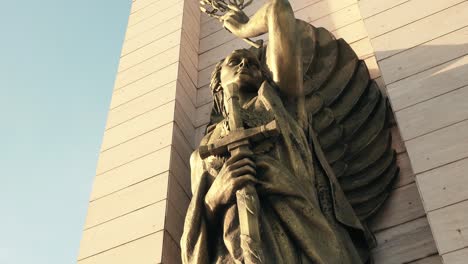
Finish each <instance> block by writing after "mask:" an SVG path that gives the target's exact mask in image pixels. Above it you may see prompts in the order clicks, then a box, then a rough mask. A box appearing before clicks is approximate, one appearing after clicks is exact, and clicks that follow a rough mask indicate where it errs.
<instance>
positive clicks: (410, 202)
mask: <svg viewBox="0 0 468 264" xmlns="http://www.w3.org/2000/svg"><path fill="white" fill-rule="evenodd" d="M424 215H425V212H424V208H423V205H422V203H421V199H420V197H419V193H418V189H417V187H416V184H415V183H412V184H409V185H406V186H403V187H400V188H398V189H395V190H393V191H392V193H391V194H390V197H389V198H388V200H387V201H386V202H385V204H384V205H383V207H382V208H381V209H380V211H379V213H377V215H375V216H374V217H373V218H372V219H371V221H370V222H369V227H370V228H371V229H372V230H373V231H377V230H383V229H387V228H389V227H393V226H398V225H400V224H402V223H406V222H408V221H411V220H414V219H417V218H420V217H422V216H424ZM377 263H378V262H377Z"/></svg>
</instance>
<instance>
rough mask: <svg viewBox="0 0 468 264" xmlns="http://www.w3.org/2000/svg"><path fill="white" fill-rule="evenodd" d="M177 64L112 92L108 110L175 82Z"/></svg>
mask: <svg viewBox="0 0 468 264" xmlns="http://www.w3.org/2000/svg"><path fill="white" fill-rule="evenodd" d="M178 68H179V63H173V64H171V65H169V66H167V67H165V68H162V69H160V70H159V71H156V72H154V73H152V74H150V75H148V76H146V77H144V78H142V79H139V80H138V81H136V82H134V83H131V84H129V85H127V86H125V87H122V88H119V89H117V90H114V93H113V94H112V100H111V104H110V109H113V108H115V107H118V106H119V105H122V104H124V103H126V102H129V101H131V100H134V99H135V98H137V97H139V96H143V95H145V94H146V93H149V92H151V91H153V90H156V89H158V88H160V87H161V86H164V85H167V84H169V83H171V82H173V81H175V80H177V75H178Z"/></svg>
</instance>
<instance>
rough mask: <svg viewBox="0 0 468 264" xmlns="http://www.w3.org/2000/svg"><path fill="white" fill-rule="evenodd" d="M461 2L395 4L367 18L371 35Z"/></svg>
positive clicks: (418, 0)
mask: <svg viewBox="0 0 468 264" xmlns="http://www.w3.org/2000/svg"><path fill="white" fill-rule="evenodd" d="M460 2H463V0H444V1H427V0H411V1H408V2H406V3H404V4H402V5H398V6H395V7H394V8H391V9H389V10H387V11H385V12H382V13H380V14H378V15H375V16H373V17H370V18H368V19H366V24H367V30H368V31H369V36H370V37H371V38H375V37H377V36H379V35H382V34H384V33H386V32H389V31H391V30H394V29H397V28H399V27H402V26H404V25H407V24H409V23H412V22H414V21H416V20H418V19H421V18H423V17H425V16H429V15H431V14H434V13H436V12H438V11H440V10H443V9H445V8H448V7H451V6H453V5H456V4H458V3H460ZM395 18H398V19H395Z"/></svg>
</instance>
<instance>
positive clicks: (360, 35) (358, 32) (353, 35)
mask: <svg viewBox="0 0 468 264" xmlns="http://www.w3.org/2000/svg"><path fill="white" fill-rule="evenodd" d="M333 35H335V37H336V38H337V39H339V38H342V39H344V40H346V42H348V43H349V44H352V43H354V42H356V41H358V40H361V39H364V38H367V31H366V27H365V26H364V22H363V21H362V20H360V21H357V22H354V23H352V24H349V25H347V26H345V27H342V28H339V29H337V30H335V31H333Z"/></svg>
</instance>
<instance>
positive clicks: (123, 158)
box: [96, 123, 173, 174]
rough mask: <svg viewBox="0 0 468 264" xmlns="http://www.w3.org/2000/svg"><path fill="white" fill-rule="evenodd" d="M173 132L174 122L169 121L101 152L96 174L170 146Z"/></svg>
mask: <svg viewBox="0 0 468 264" xmlns="http://www.w3.org/2000/svg"><path fill="white" fill-rule="evenodd" d="M172 133H173V123H169V124H167V125H164V126H162V127H159V128H157V129H154V130H151V131H149V132H148V133H146V134H144V135H141V136H139V137H136V138H134V139H132V140H129V141H127V142H125V143H122V144H120V145H118V146H115V147H113V148H111V149H108V150H106V151H104V152H101V154H100V156H99V161H98V165H97V169H96V174H101V173H104V172H106V171H108V170H111V169H114V168H116V167H118V166H122V165H124V164H126V163H128V162H131V161H133V160H135V159H138V158H141V157H143V156H144V155H148V154H150V153H151V152H154V151H157V150H159V149H161V148H163V147H166V146H168V145H169V144H170V143H171V139H172Z"/></svg>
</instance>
